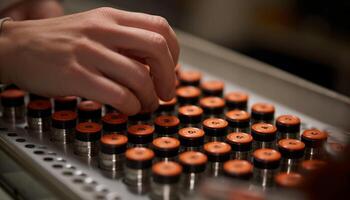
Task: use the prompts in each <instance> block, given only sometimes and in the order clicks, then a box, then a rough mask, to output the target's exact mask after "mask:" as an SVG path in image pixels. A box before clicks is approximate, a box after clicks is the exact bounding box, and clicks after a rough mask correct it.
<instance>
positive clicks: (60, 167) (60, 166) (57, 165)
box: [52, 164, 63, 169]
mask: <svg viewBox="0 0 350 200" xmlns="http://www.w3.org/2000/svg"><path fill="white" fill-rule="evenodd" d="M52 167H53V168H55V169H62V168H63V165H60V164H54V165H52Z"/></svg>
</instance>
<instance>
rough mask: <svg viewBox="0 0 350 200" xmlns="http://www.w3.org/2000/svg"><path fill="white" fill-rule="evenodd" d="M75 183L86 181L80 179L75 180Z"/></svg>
mask: <svg viewBox="0 0 350 200" xmlns="http://www.w3.org/2000/svg"><path fill="white" fill-rule="evenodd" d="M73 182H74V183H83V182H84V180H83V179H80V178H75V179H73Z"/></svg>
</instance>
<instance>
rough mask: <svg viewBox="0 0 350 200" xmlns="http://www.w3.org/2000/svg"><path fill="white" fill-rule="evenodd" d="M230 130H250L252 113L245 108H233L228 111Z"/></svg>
mask: <svg viewBox="0 0 350 200" xmlns="http://www.w3.org/2000/svg"><path fill="white" fill-rule="evenodd" d="M225 116H226V120H227V121H228V125H229V131H230V132H243V133H249V132H250V115H249V113H248V112H246V111H244V110H231V111H228V112H227V113H226V115H225Z"/></svg>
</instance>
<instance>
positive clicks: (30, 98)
mask: <svg viewBox="0 0 350 200" xmlns="http://www.w3.org/2000/svg"><path fill="white" fill-rule="evenodd" d="M35 100H49V98H48V97H44V96H40V95H37V94H34V93H29V101H35Z"/></svg>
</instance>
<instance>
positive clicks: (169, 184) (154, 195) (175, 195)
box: [150, 161, 182, 200]
mask: <svg viewBox="0 0 350 200" xmlns="http://www.w3.org/2000/svg"><path fill="white" fill-rule="evenodd" d="M181 173H182V167H181V165H180V164H178V163H176V162H173V161H167V162H166V161H161V162H157V163H155V164H154V165H153V166H152V175H153V181H152V192H151V194H150V195H151V199H159V200H161V199H168V200H178V199H180V195H179V186H178V182H179V180H180V176H181Z"/></svg>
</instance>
